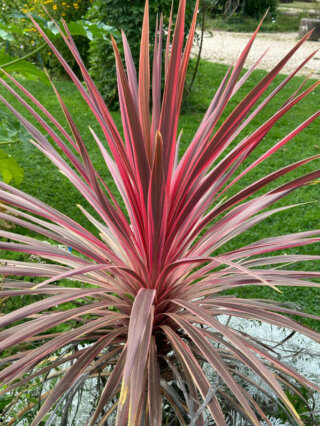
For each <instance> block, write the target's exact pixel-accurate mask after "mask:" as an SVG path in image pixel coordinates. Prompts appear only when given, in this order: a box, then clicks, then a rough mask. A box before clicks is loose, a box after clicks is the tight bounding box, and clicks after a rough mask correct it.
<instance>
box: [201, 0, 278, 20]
mask: <svg viewBox="0 0 320 426" xmlns="http://www.w3.org/2000/svg"><path fill="white" fill-rule="evenodd" d="M206 2H207V5H208V8H209V9H211V15H212V16H213V17H216V16H218V15H223V16H224V17H226V18H230V17H231V16H232V15H237V16H250V17H254V18H259V17H261V16H263V15H264V13H265V12H266V10H267V9H270V13H274V12H275V11H276V8H277V5H278V0H206Z"/></svg>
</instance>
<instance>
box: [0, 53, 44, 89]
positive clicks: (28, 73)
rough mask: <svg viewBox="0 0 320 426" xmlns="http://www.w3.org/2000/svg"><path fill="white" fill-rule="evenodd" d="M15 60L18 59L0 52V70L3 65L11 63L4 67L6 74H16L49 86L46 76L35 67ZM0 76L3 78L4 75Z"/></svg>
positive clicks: (23, 61)
mask: <svg viewBox="0 0 320 426" xmlns="http://www.w3.org/2000/svg"><path fill="white" fill-rule="evenodd" d="M17 59H19V58H14V57H13V56H10V55H8V54H7V53H5V52H4V51H3V50H2V51H0V68H1V67H2V66H3V65H5V64H8V63H10V62H13V63H12V64H11V65H9V66H6V67H5V69H6V71H7V72H8V73H12V72H17V73H19V74H22V75H23V76H24V77H26V78H31V79H32V78H33V79H35V78H37V79H38V80H40V81H42V82H43V83H45V84H50V83H49V80H48V77H47V76H46V74H45V73H44V72H43V71H41V70H40V69H39V68H38V67H36V66H35V65H34V64H32V63H31V62H28V61H25V60H21V61H17ZM0 76H1V77H2V78H3V77H4V74H3V73H1V74H0Z"/></svg>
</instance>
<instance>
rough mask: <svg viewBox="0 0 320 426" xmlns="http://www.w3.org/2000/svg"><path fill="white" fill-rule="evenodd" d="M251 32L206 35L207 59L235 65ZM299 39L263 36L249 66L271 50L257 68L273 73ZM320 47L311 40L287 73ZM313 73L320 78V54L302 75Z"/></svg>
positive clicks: (284, 35)
mask: <svg viewBox="0 0 320 426" xmlns="http://www.w3.org/2000/svg"><path fill="white" fill-rule="evenodd" d="M250 36H251V34H250V33H231V32H226V31H210V32H207V33H205V36H204V40H203V48H202V55H201V57H202V58H203V59H206V60H208V61H211V62H218V63H223V64H228V65H229V64H231V63H232V62H234V61H235V60H236V59H237V57H238V55H239V54H240V53H241V51H242V49H243V48H244V47H245V45H246V43H247V42H248V40H249V39H250ZM297 41H298V37H297V34H296V33H272V34H270V33H260V34H258V35H257V37H256V40H255V42H254V44H253V46H252V49H251V51H250V53H249V57H248V58H247V62H246V67H250V66H251V65H253V64H254V63H255V62H256V61H257V59H258V58H259V57H260V56H261V55H262V53H263V52H265V51H266V50H267V49H268V48H269V51H268V53H267V55H266V56H265V57H264V58H263V60H262V61H261V63H260V64H259V65H258V67H257V68H260V69H264V70H271V69H272V68H273V66H274V65H276V64H277V63H278V62H279V61H280V59H282V58H283V56H284V55H285V54H286V53H287V52H288V51H289V50H290V49H291V48H292V47H293V46H294V45H295V43H297ZM319 48H320V41H318V42H317V41H307V42H305V43H304V44H303V45H302V46H301V47H300V49H299V50H298V51H297V52H296V53H295V55H294V56H293V57H292V58H291V59H290V61H289V62H288V64H287V65H286V66H285V68H284V69H283V71H282V72H283V73H284V74H288V73H290V72H291V71H293V70H294V69H295V68H296V67H297V65H298V64H299V63H300V62H302V61H303V60H304V59H305V58H306V57H307V56H308V55H310V54H311V53H312V52H314V51H315V50H317V49H319ZM197 52H198V47H197V46H196V47H194V49H193V53H194V54H196V53H197ZM310 72H313V77H314V78H319V77H320V54H319V53H317V54H316V55H315V57H314V58H313V59H311V60H310V62H309V63H308V64H307V65H305V67H304V68H303V69H302V70H301V71H300V72H299V73H300V74H303V75H308V74H309V73H310Z"/></svg>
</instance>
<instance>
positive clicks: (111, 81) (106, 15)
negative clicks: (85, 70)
mask: <svg viewBox="0 0 320 426" xmlns="http://www.w3.org/2000/svg"><path fill="white" fill-rule="evenodd" d="M175 4H176V7H177V4H178V2H175ZM144 5H145V0H117V1H116V2H115V1H114V0H96V1H94V2H93V3H92V6H91V8H90V9H89V11H88V14H87V16H86V18H87V19H90V20H92V21H94V20H99V21H102V22H104V23H105V24H108V25H111V26H113V27H115V28H117V29H119V30H121V29H122V30H124V32H125V34H126V36H127V39H128V41H129V44H130V47H131V50H132V55H133V59H134V62H135V64H136V66H138V62H139V46H140V37H141V28H142V20H143V11H144ZM194 5H195V1H194V0H189V1H187V10H186V14H187V18H186V25H187V27H188V26H189V24H190V22H191V19H192V14H193V9H194ZM149 8H150V43H153V40H154V28H155V21H156V16H157V13H158V12H159V11H161V13H163V16H164V25H165V26H167V24H168V20H169V16H170V9H171V0H150V5H149ZM175 12H176V9H175ZM119 48H120V50H121V43H120V41H119ZM89 61H90V73H91V75H92V77H93V79H94V80H95V83H96V84H97V87H98V89H99V90H100V92H101V94H102V95H103V97H104V99H105V100H106V102H107V103H108V104H109V106H115V105H117V82H116V67H115V60H114V54H113V49H112V46H111V43H110V42H109V41H108V40H94V41H92V42H91V43H90V56H89Z"/></svg>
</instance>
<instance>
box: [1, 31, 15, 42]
mask: <svg viewBox="0 0 320 426" xmlns="http://www.w3.org/2000/svg"><path fill="white" fill-rule="evenodd" d="M0 38H2V39H3V40H9V41H13V40H14V37H13V35H12V34H11V33H9V32H8V31H5V30H3V29H1V28H0Z"/></svg>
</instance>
